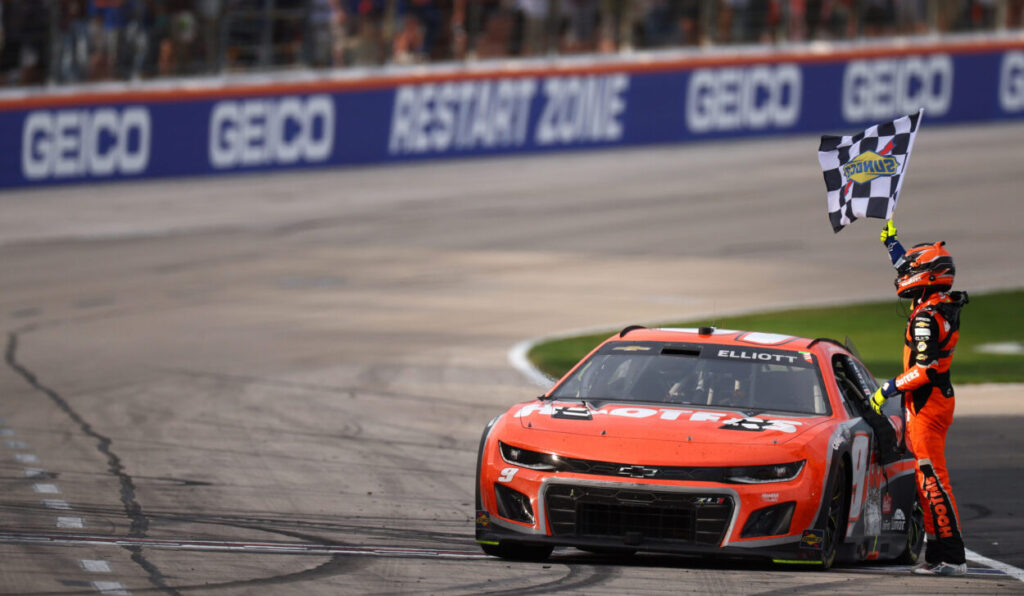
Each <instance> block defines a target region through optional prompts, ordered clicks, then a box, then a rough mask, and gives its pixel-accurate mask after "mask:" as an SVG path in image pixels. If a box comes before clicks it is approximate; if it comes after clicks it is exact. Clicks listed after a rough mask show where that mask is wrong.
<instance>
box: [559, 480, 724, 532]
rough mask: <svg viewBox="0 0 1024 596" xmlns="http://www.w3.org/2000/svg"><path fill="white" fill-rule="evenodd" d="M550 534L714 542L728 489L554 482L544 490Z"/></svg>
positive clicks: (721, 522)
mask: <svg viewBox="0 0 1024 596" xmlns="http://www.w3.org/2000/svg"><path fill="white" fill-rule="evenodd" d="M545 498H546V504H547V516H548V522H549V523H550V524H551V533H552V534H553V535H554V536H600V537H614V538H621V539H623V540H624V541H626V542H627V543H630V544H637V543H639V541H640V540H641V539H643V538H653V539H659V540H675V541H681V542H688V543H692V544H701V545H711V546H714V545H718V544H720V543H721V542H722V539H723V538H724V536H725V531H726V529H727V528H728V526H729V521H730V519H732V509H733V501H732V497H730V496H729V495H727V494H719V493H682V492H672V491H659V490H646V489H644V488H642V487H637V488H613V487H595V486H580V485H571V484H552V485H550V486H549V487H548V488H547V491H546V493H545Z"/></svg>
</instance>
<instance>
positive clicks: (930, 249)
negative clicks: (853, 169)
mask: <svg viewBox="0 0 1024 596" xmlns="http://www.w3.org/2000/svg"><path fill="white" fill-rule="evenodd" d="M881 240H882V243H883V244H885V247H886V248H887V249H888V250H889V256H890V258H891V259H892V264H893V267H895V268H896V272H897V278H896V291H897V293H898V294H899V296H900V298H910V299H912V300H913V310H912V311H911V313H910V318H909V320H908V321H907V329H906V332H905V334H904V337H905V342H906V347H905V348H904V350H903V374H901V375H899V376H897V377H895V378H892V379H889V380H888V381H886V382H885V383H883V384H882V386H881V387H880V388H879V389H878V390H877V391H876V392H875V394H874V395H873V396H872V397H871V407H872V408H873V409H874V410H875V412H877V413H879V414H881V410H882V404H884V403H885V400H886V399H888V398H891V397H895V396H897V395H900V394H902V395H903V400H904V403H905V406H906V409H907V434H908V440H909V444H910V448H911V450H912V451H913V453H914V457H915V458H916V459H917V462H916V463H917V492H918V497H919V498H920V501H921V504H922V507H923V509H924V526H925V532H926V533H927V536H928V545H927V547H926V549H925V560H924V561H921V562H919V563H918V564H917V565H916V566H915V567H914V569H913V572H914V573H917V574H923V575H943V576H949V575H964V574H966V573H967V564H966V560H965V557H964V542H963V537H962V536H961V534H960V520H959V516H958V514H957V508H956V500H955V499H954V498H953V490H952V488H951V487H950V484H949V472H948V471H947V470H946V432H947V431H948V430H949V426H950V424H952V422H953V406H954V403H955V401H956V400H955V398H954V397H953V385H952V384H951V383H950V380H949V367H950V364H951V363H952V361H953V348H954V347H955V346H956V342H957V339H958V338H959V328H960V309H961V308H963V305H964V304H967V293H966V292H951V291H950V289H951V288H952V286H953V276H954V274H955V273H956V268H955V267H954V266H953V257H952V256H951V255H950V254H949V252H948V251H947V250H946V249H945V247H944V244H945V243H944V242H936V243H935V244H918V245H916V246H914V247H913V248H911V249H910V250H909V251H908V250H905V249H904V248H903V246H902V245H901V244H900V243H899V240H897V239H896V226H895V225H894V224H893V222H892V220H889V221H888V222H887V223H886V226H885V228H884V229H883V230H882V236H881Z"/></svg>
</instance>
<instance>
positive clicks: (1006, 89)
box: [999, 52, 1024, 113]
mask: <svg viewBox="0 0 1024 596" xmlns="http://www.w3.org/2000/svg"><path fill="white" fill-rule="evenodd" d="M999 106H1000V107H1001V108H1003V111H1004V112H1011V113H1012V112H1020V111H1024V52H1007V53H1006V54H1005V55H1004V56H1003V62H1002V64H1001V66H1000V68H999Z"/></svg>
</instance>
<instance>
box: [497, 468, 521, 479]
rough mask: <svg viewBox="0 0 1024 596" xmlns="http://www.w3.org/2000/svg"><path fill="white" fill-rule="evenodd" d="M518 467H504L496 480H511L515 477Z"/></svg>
mask: <svg viewBox="0 0 1024 596" xmlns="http://www.w3.org/2000/svg"><path fill="white" fill-rule="evenodd" d="M518 471H519V468H505V469H504V470H502V471H501V475H500V476H498V482H512V479H513V478H515V477H516V472H518Z"/></svg>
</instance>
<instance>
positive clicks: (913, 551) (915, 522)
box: [892, 498, 924, 565]
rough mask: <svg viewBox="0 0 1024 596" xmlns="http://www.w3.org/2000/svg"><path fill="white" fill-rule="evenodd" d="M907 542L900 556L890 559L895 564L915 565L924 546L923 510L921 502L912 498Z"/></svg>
mask: <svg viewBox="0 0 1024 596" xmlns="http://www.w3.org/2000/svg"><path fill="white" fill-rule="evenodd" d="M907 523H908V524H910V525H909V526H907V544H906V546H905V547H904V549H903V552H902V553H900V556H898V557H896V558H895V559H893V560H892V562H893V563H895V564H897V565H916V564H917V561H918V559H920V558H921V550H922V549H923V548H924V510H922V509H921V503H920V502H919V501H918V500H917V498H915V499H914V512H913V513H912V514H910V519H909V520H907Z"/></svg>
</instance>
